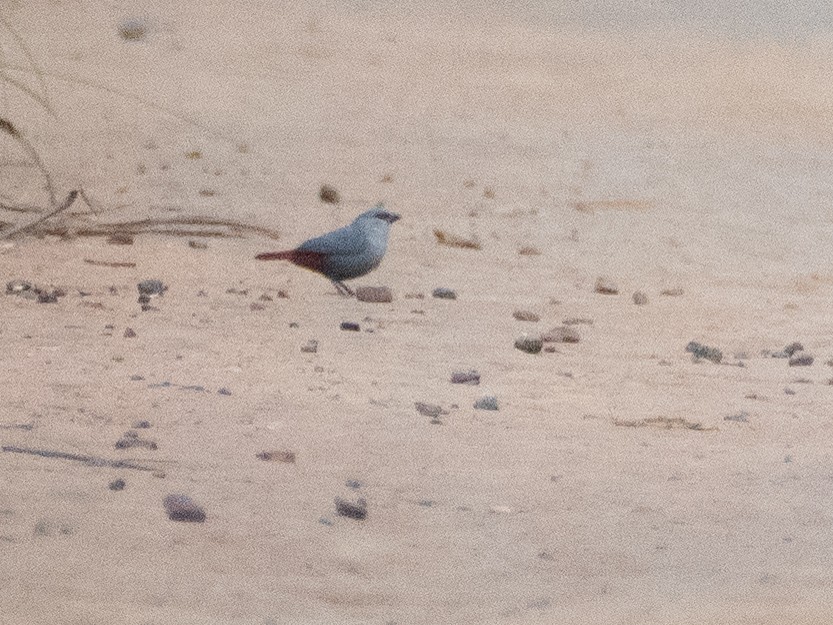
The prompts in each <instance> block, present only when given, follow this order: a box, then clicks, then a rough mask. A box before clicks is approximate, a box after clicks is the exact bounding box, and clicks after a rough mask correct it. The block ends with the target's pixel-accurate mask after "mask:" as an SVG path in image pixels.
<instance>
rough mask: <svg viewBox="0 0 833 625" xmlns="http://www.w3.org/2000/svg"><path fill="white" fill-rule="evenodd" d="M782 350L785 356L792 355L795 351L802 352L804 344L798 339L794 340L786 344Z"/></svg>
mask: <svg viewBox="0 0 833 625" xmlns="http://www.w3.org/2000/svg"><path fill="white" fill-rule="evenodd" d="M783 351H784V353H785V354H786V355H787V356H792V355H793V354H794V353H796V352H803V351H804V346H803V345H802V344H801V343H799V342H798V341H794V342H792V343H790V344H789V345H787V346H786V347H785V348H784V350H783Z"/></svg>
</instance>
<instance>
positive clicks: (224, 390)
mask: <svg viewBox="0 0 833 625" xmlns="http://www.w3.org/2000/svg"><path fill="white" fill-rule="evenodd" d="M217 394H218V395H231V391H230V390H228V389H227V388H226V387H225V386H223V387H222V388H219V389H217Z"/></svg>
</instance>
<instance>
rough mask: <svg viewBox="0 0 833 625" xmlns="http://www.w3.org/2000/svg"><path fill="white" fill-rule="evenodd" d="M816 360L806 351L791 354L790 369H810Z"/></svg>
mask: <svg viewBox="0 0 833 625" xmlns="http://www.w3.org/2000/svg"><path fill="white" fill-rule="evenodd" d="M784 351H786V350H784ZM814 360H815V359H814V358H813V356H812V355H811V354H808V353H807V352H805V351H794V352H793V353H792V354H790V360H789V363H788V364H789V366H790V367H809V366H810V365H812V364H813V361H814Z"/></svg>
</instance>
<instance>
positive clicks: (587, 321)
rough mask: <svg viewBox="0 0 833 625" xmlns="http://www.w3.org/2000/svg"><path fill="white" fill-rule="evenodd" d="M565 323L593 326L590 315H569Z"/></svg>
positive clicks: (568, 324)
mask: <svg viewBox="0 0 833 625" xmlns="http://www.w3.org/2000/svg"><path fill="white" fill-rule="evenodd" d="M563 323H564V325H565V326H592V325H593V320H592V319H591V318H590V317H567V318H566V319H565V320H564V322H563Z"/></svg>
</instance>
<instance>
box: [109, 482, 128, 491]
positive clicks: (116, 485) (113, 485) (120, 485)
mask: <svg viewBox="0 0 833 625" xmlns="http://www.w3.org/2000/svg"><path fill="white" fill-rule="evenodd" d="M125 486H127V483H126V482H125V481H124V480H122V479H118V480H113V481H112V482H110V485H109V488H110V490H124V487H125Z"/></svg>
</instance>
